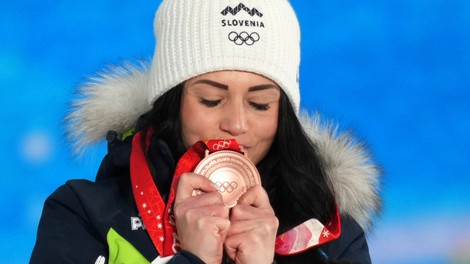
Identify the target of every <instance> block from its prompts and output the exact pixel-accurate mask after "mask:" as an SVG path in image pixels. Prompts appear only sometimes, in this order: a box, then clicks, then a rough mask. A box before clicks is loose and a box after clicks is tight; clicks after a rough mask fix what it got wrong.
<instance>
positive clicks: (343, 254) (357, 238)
mask: <svg viewBox="0 0 470 264" xmlns="http://www.w3.org/2000/svg"><path fill="white" fill-rule="evenodd" d="M341 226H342V227H341V236H340V237H339V238H338V239H337V240H335V241H332V242H330V243H328V244H326V245H324V246H322V250H323V251H324V252H325V254H326V255H327V257H328V259H330V260H350V261H352V262H353V263H358V264H370V263H371V259H370V255H369V247H368V245H367V240H366V236H365V234H364V230H362V228H361V227H360V226H359V224H358V223H357V222H356V221H355V220H354V219H352V218H350V217H342V218H341Z"/></svg>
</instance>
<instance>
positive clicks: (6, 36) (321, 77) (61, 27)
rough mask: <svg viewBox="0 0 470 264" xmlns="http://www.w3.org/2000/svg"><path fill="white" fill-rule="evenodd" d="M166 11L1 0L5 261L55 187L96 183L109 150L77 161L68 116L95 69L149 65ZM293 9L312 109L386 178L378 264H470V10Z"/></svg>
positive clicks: (423, 2) (145, 5) (305, 101)
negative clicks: (353, 140)
mask: <svg viewBox="0 0 470 264" xmlns="http://www.w3.org/2000/svg"><path fill="white" fill-rule="evenodd" d="M159 2H160V1H155V0H154V1H150V0H137V1H122V0H102V1H91V0H81V1H58V0H56V1H54V0H43V1H31V0H29V1H28V0H16V1H4V0H2V1H1V2H0V85H1V91H0V106H1V107H0V111H1V112H0V113H1V114H0V124H1V132H2V134H3V136H2V138H3V139H2V140H1V141H0V168H1V176H0V186H2V189H1V192H0V207H1V208H2V210H1V213H0V214H1V215H0V223H1V225H2V226H3V228H2V229H1V231H0V241H1V242H2V243H1V246H0V259H1V260H2V261H1V262H2V263H27V262H28V259H29V255H30V253H31V250H32V247H33V245H34V241H35V235H36V229H37V225H38V221H39V217H40V214H41V210H42V205H43V202H44V200H45V199H46V197H47V196H48V195H49V194H50V193H51V192H53V191H54V190H55V189H56V188H57V187H58V186H59V185H60V184H62V183H64V182H65V181H66V180H67V179H70V178H87V179H93V178H94V176H95V172H96V170H97V167H98V165H99V162H100V160H101V157H102V156H103V155H104V154H105V146H104V144H100V145H98V146H96V147H93V148H92V149H91V150H90V151H88V152H87V155H86V156H85V157H83V158H81V159H76V158H74V157H73V156H72V155H71V150H70V146H69V145H68V143H67V142H66V140H65V139H64V126H63V123H62V119H63V117H64V115H65V114H66V111H67V109H68V104H69V102H70V100H71V99H72V98H74V96H75V92H76V89H77V86H78V85H79V84H80V83H82V82H83V81H86V79H87V78H88V77H90V76H94V74H95V72H96V71H99V70H101V69H103V68H105V66H107V65H109V64H120V63H122V62H124V61H127V60H130V61H135V60H137V59H150V57H151V55H152V53H153V48H154V37H153V29H152V26H153V16H154V11H155V10H156V8H157V6H158V4H159ZM292 5H293V6H294V8H295V9H296V10H297V12H298V16H299V20H300V23H301V26H302V38H303V42H302V48H303V55H302V65H301V75H300V76H301V87H302V88H301V89H302V92H301V93H302V106H303V107H304V108H306V109H308V110H310V111H319V112H321V113H322V114H323V116H324V117H325V118H328V119H332V120H335V121H336V122H338V123H339V124H340V130H346V129H352V130H353V131H354V133H355V134H356V136H357V137H358V138H359V139H361V140H365V141H366V142H367V144H368V146H369V147H370V149H371V152H372V153H373V155H374V157H375V159H376V160H377V161H378V162H379V163H380V164H381V166H382V167H383V168H384V170H385V176H384V179H383V196H384V202H385V208H384V211H383V214H382V216H381V217H380V218H379V219H377V221H376V225H375V230H374V232H373V233H372V234H371V235H370V237H369V244H370V249H371V255H372V258H373V261H374V263H470V228H469V227H468V225H469V224H470V165H469V161H470V159H469V157H470V141H469V135H470V108H469V101H470V48H469V47H470V1H467V0H454V1H448V0H395V1H372V0H369V1H367V0H358V1H321V0H315V1H305V0H304V1H302V0H292ZM77 250H80V249H77Z"/></svg>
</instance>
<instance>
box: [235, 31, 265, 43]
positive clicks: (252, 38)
mask: <svg viewBox="0 0 470 264" xmlns="http://www.w3.org/2000/svg"><path fill="white" fill-rule="evenodd" d="M228 39H229V40H230V41H232V42H233V43H235V44H237V45H239V46H240V45H243V44H246V45H248V46H251V45H253V44H255V42H257V41H258V40H259V39H260V36H259V34H258V33H256V32H253V33H251V34H248V33H247V32H245V31H243V32H241V33H240V34H239V33H237V32H235V31H232V32H230V33H229V34H228Z"/></svg>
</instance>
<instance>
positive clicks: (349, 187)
mask: <svg viewBox="0 0 470 264" xmlns="http://www.w3.org/2000/svg"><path fill="white" fill-rule="evenodd" d="M300 120H301V123H302V124H303V126H304V130H305V132H306V133H307V135H308V136H309V137H310V138H311V139H312V141H313V143H314V144H315V145H316V147H317V149H318V152H319V155H320V157H321V159H322V162H323V166H324V170H325V173H326V175H327V177H328V179H329V181H330V186H331V187H332V189H333V192H334V194H335V198H336V202H337V204H338V207H339V211H340V213H341V214H342V215H345V216H351V217H352V218H354V219H355V220H356V221H357V222H358V223H359V225H360V226H361V227H362V228H363V229H364V230H368V229H369V228H370V227H371V226H372V225H371V224H372V220H373V217H374V216H376V215H377V214H378V213H379V212H380V211H381V208H382V199H381V197H380V195H379V191H380V179H379V177H380V174H381V171H380V169H379V168H378V167H377V166H376V165H375V164H374V163H373V162H372V159H371V156H370V154H369V153H368V152H367V150H366V148H365V147H364V146H363V145H362V144H360V143H358V142H357V141H356V140H355V139H354V138H353V136H352V135H351V134H350V133H347V132H343V133H338V131H337V127H336V126H334V125H333V124H331V123H330V124H328V123H327V124H322V122H321V121H320V116H319V115H318V114H316V115H314V116H313V117H310V116H309V115H308V114H306V113H302V114H301V118H300Z"/></svg>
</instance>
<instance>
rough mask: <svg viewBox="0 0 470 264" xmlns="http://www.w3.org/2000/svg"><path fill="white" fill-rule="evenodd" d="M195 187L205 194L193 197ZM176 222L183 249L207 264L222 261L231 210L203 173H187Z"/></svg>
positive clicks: (178, 198) (182, 180)
mask: <svg viewBox="0 0 470 264" xmlns="http://www.w3.org/2000/svg"><path fill="white" fill-rule="evenodd" d="M194 190H201V191H202V194H201V195H197V196H193V191H194ZM174 213H175V222H176V228H177V231H178V238H179V241H180V244H181V249H183V250H186V251H189V252H191V253H193V254H194V255H196V256H198V257H199V258H200V259H201V260H202V261H204V262H205V263H208V264H212V263H215V264H220V263H221V261H222V256H223V243H224V240H225V237H226V235H227V231H228V229H229V227H230V221H229V220H228V216H229V209H228V208H227V207H226V206H225V204H224V202H223V200H222V196H221V195H220V193H219V192H217V190H216V189H215V188H214V186H213V183H212V182H211V181H210V180H209V179H207V178H206V177H203V176H201V175H198V174H195V173H184V174H182V175H181V177H180V179H179V182H178V188H177V191H176V197H175V205H174Z"/></svg>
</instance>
